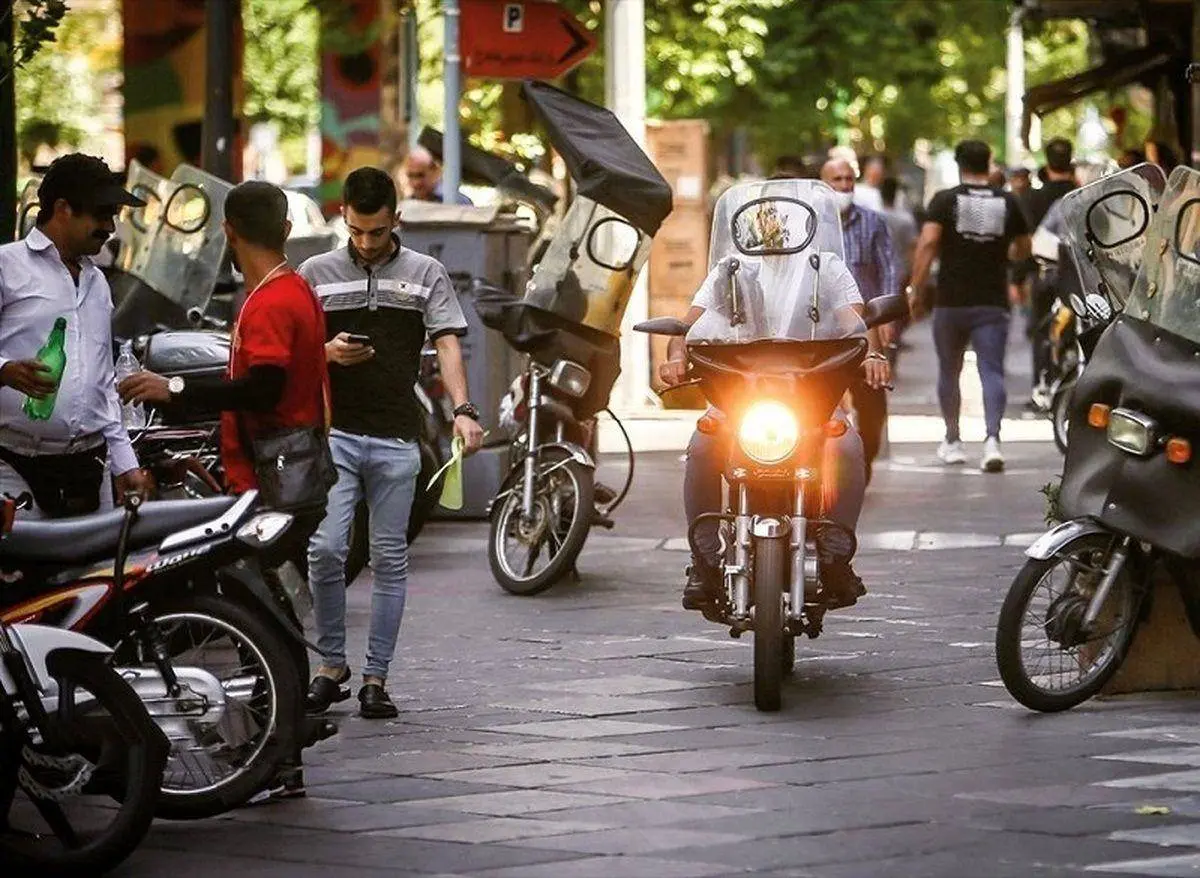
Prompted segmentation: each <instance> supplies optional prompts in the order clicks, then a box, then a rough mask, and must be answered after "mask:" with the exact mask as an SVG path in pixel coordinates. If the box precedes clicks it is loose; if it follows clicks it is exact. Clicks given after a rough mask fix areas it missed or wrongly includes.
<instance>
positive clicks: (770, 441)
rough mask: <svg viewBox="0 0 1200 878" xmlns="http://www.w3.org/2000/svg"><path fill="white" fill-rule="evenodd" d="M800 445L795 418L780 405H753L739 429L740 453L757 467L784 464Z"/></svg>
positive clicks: (770, 402) (771, 403)
mask: <svg viewBox="0 0 1200 878" xmlns="http://www.w3.org/2000/svg"><path fill="white" fill-rule="evenodd" d="M799 441H800V425H799V424H798V423H797V422H796V416H795V415H794V414H792V412H791V410H790V409H789V408H788V407H787V406H785V405H784V404H783V403H779V402H772V401H764V402H756V403H754V405H752V406H750V408H749V409H747V411H746V414H745V415H744V416H743V417H742V424H741V426H740V427H738V443H739V444H740V445H741V446H742V451H744V452H746V455H747V456H748V457H749V458H750V459H751V460H754V461H755V462H757V463H761V464H767V465H770V464H776V463H780V462H782V461H784V460H787V458H788V457H790V456H791V454H792V452H793V451H795V450H796V445H797V444H798V443H799Z"/></svg>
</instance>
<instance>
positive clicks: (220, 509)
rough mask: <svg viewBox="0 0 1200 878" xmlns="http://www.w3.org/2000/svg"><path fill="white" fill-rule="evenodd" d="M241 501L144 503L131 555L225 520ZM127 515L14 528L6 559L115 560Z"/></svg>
mask: <svg viewBox="0 0 1200 878" xmlns="http://www.w3.org/2000/svg"><path fill="white" fill-rule="evenodd" d="M237 500H238V498H237V497H224V496H222V497H206V498H204V499H202V500H159V501H152V502H148V503H143V504H142V506H141V508H140V509H139V510H138V517H137V520H136V521H135V522H134V524H133V528H132V529H131V530H130V533H129V551H134V550H137V549H145V548H147V547H149V546H154V545H157V544H158V543H160V542H161V541H162V540H163V539H164V538H166V537H168V536H170V535H171V534H173V533H176V532H177V531H181V530H184V529H186V528H189V527H194V526H195V525H198V524H204V523H205V522H206V521H212V520H213V519H214V518H219V517H220V516H221V515H222V514H223V513H224V512H225V511H226V510H228V509H229V508H230V507H231V506H233V504H234V503H236V502H237ZM124 518H125V511H124V510H122V509H113V510H109V511H106V512H97V513H94V514H92V515H84V516H80V517H78V518H60V519H53V520H49V521H20V520H17V521H16V522H14V523H13V527H12V530H11V531H10V532H9V534H8V536H7V537H5V538H4V540H3V541H0V556H2V557H4V558H6V559H11V560H15V561H32V562H37V563H41V564H64V565H65V564H83V563H87V562H89V561H103V560H105V559H108V558H112V557H115V555H116V552H117V541H118V539H119V538H120V536H121V523H122V521H123V520H124Z"/></svg>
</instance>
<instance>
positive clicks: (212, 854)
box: [116, 369, 1200, 878]
mask: <svg viewBox="0 0 1200 878" xmlns="http://www.w3.org/2000/svg"><path fill="white" fill-rule="evenodd" d="M914 374H916V370H915V369H914ZM910 380H913V379H910ZM1007 452H1008V456H1009V471H1008V472H1007V473H1005V474H1004V475H1000V476H994V475H992V476H989V475H984V474H982V473H979V472H978V471H977V470H975V469H973V468H961V469H957V470H954V471H943V470H941V469H940V468H936V467H934V466H933V465H932V455H933V448H932V446H928V445H902V446H900V445H897V446H895V447H894V449H893V458H892V460H891V461H889V462H887V463H883V464H881V465H880V466H879V467H877V469H876V477H875V481H874V483H873V484H872V486H871V491H870V495H869V497H868V504H867V508H866V510H865V512H864V516H863V522H862V533H863V546H862V549H861V551H860V555H859V559H858V562H857V566H858V569H859V572H860V573H861V574H862V575H863V577H864V578H865V580H866V582H867V584H868V587H869V588H870V590H871V593H870V595H869V596H867V597H866V598H864V599H863V600H861V601H860V602H859V604H858V605H857V606H856V607H854V608H851V609H849V610H842V611H838V612H836V613H831V614H830V615H829V616H828V617H827V619H826V630H825V633H824V634H823V635H822V636H821V637H820V638H819V639H817V640H813V641H809V640H802V641H798V642H797V669H796V674H795V676H794V678H793V679H792V680H791V681H790V682H788V683H787V684H786V686H785V693H784V709H783V710H782V711H781V712H779V713H777V714H761V713H758V712H756V711H755V709H754V707H753V702H752V695H751V691H750V680H751V673H752V662H751V650H750V646H749V642H748V640H743V641H738V640H732V639H730V638H729V636H728V634H727V633H726V631H725V630H723V629H720V628H718V627H716V626H713V625H710V624H708V623H705V622H704V621H703V620H702V619H701V618H700V617H699V615H698V614H695V613H686V612H684V611H683V610H681V609H680V608H679V604H678V595H679V589H680V584H681V583H680V579H681V571H682V568H683V565H684V563H685V557H686V556H685V555H684V553H683V552H681V551H679V549H680V548H681V547H680V546H679V544H678V537H679V535H680V534H681V533H682V532H683V520H682V514H681V511H680V498H679V491H680V482H681V477H682V465H681V463H680V462H679V460H678V455H677V454H675V453H660V454H650V455H642V456H639V458H638V474H637V480H636V487H635V489H634V491H633V493H632V494H631V496H630V498H629V501H628V505H627V506H626V507H624V508H622V509H621V510H620V511H619V512H618V513H617V515H616V518H617V521H618V526H617V528H616V530H614V531H613V532H612V533H611V534H610V533H603V532H596V533H594V534H593V535H592V537H591V539H590V541H589V544H588V547H587V549H586V551H585V553H584V555H583V557H582V558H581V560H580V564H579V568H580V571H581V580H580V581H579V582H564V583H561V584H559V585H558V586H556V587H555V588H554V589H552V590H551V591H549V592H547V593H545V594H543V595H541V596H538V597H535V598H517V597H512V596H510V595H508V594H506V593H505V592H503V591H501V590H500V589H499V588H498V587H497V586H496V585H495V584H494V583H493V582H492V581H491V578H490V575H489V573H488V570H487V564H486V560H485V558H484V553H485V545H486V543H485V540H486V525H484V524H481V523H465V524H453V525H451V524H435V525H433V526H431V528H430V529H429V530H428V531H427V533H425V534H424V535H422V537H421V539H420V541H419V542H418V544H417V545H416V547H415V549H414V552H413V573H412V577H413V578H412V584H411V586H410V594H409V607H408V613H407V616H406V618H405V621H404V630H403V633H402V640H401V646H400V650H399V655H398V657H397V661H396V663H395V665H394V671H393V676H392V680H391V689H392V692H393V695H394V697H395V698H396V700H397V702H398V704H399V706H400V708H401V716H400V718H399V719H398V720H396V721H393V722H368V721H365V720H362V719H359V718H358V717H357V716H354V715H352V713H351V711H350V710H349V709H348V708H346V707H345V706H344V705H343V706H342V708H341V709H339V710H338V711H337V713H338V714H339V715H340V716H341V717H342V721H341V733H340V734H339V735H338V736H337V737H336V738H334V739H332V740H330V741H328V742H325V743H323V744H321V745H318V746H317V747H316V748H314V749H313V750H311V751H309V754H308V755H307V757H306V761H307V765H308V767H307V778H308V783H309V795H308V798H307V799H304V800H297V801H292V802H285V803H275V804H269V805H263V806H257V807H254V808H248V809H243V810H241V811H238V812H236V813H234V814H231V815H226V816H225V817H222V818H218V819H215V820H210V821H205V822H203V823H199V824H168V823H161V824H158V825H156V827H155V828H154V829H153V831H152V833H151V835H150V837H149V838H148V840H147V842H146V844H145V846H144V847H143V848H142V849H141V850H140V851H139V852H138V853H137V854H135V855H134V857H133V858H132V859H131V860H130V861H129V863H128V864H127V865H126V866H125V867H124V868H122V869H121V870H119V871H118V872H117V873H116V874H118V875H120V876H123V878H148V876H164V875H170V876H172V878H191V876H210V875H217V874H222V875H226V876H229V878H233V876H240V875H247V876H249V875H255V876H263V878H308V876H312V878H318V876H319V878H343V876H345V878H351V876H353V878H369V876H380V878H383V876H389V878H396V876H409V875H412V876H417V875H419V876H436V875H459V876H473V878H543V876H545V878H557V876H577V878H589V876H605V878H608V876H616V878H705V876H725V875H745V874H754V875H769V876H813V878H888V876H904V878H913V876H945V878H951V876H954V878H960V876H964V875H978V876H982V878H1004V876H1021V878H1025V876H1066V875H1081V876H1082V875H1089V874H1096V875H1107V876H1111V875H1126V876H1134V875H1138V876H1145V875H1158V876H1173V875H1193V874H1198V873H1200V730H1198V729H1197V728H1196V726H1195V724H1194V723H1193V722H1192V717H1193V715H1194V703H1193V701H1192V699H1191V698H1190V697H1180V696H1174V697H1150V696H1139V697H1133V698H1123V699H1111V700H1104V701H1095V702H1092V703H1089V704H1087V705H1085V706H1083V707H1080V708H1077V709H1076V710H1074V711H1071V712H1069V713H1066V714H1061V715H1055V716H1038V715H1033V714H1030V713H1029V712H1027V711H1025V710H1024V709H1023V708H1020V707H1019V706H1017V705H1016V704H1015V703H1014V702H1012V700H1011V699H1010V698H1009V697H1008V695H1007V693H1006V692H1005V691H1004V689H1003V687H1001V686H1000V685H999V683H998V682H997V673H996V670H995V665H994V659H993V651H992V638H993V626H994V623H995V620H996V616H997V614H998V611H999V607H1000V603H1001V601H1002V600H1003V597H1004V593H1005V590H1006V589H1007V586H1008V583H1009V581H1010V579H1011V577H1012V575H1013V573H1014V572H1015V571H1016V569H1017V568H1018V567H1019V566H1020V565H1021V563H1022V560H1023V559H1022V555H1021V546H1022V545H1024V544H1025V543H1027V542H1028V540H1029V539H1030V538H1031V535H1033V534H1036V533H1037V532H1039V531H1040V529H1041V526H1042V512H1041V509H1042V503H1041V500H1042V498H1041V497H1040V496H1039V495H1038V493H1037V489H1038V487H1040V486H1041V485H1042V484H1043V483H1044V482H1046V481H1047V480H1048V479H1049V478H1050V477H1051V475H1052V474H1053V473H1054V472H1056V470H1057V468H1058V466H1059V464H1060V461H1059V459H1058V456H1057V453H1056V452H1055V451H1054V449H1053V447H1052V446H1050V445H1048V444H1043V443H1019V444H1013V445H1010V446H1009V447H1008V449H1007ZM367 576H369V574H367ZM349 594H350V602H351V616H350V620H351V626H352V635H353V636H352V649H353V652H352V655H361V654H362V650H363V646H364V637H365V623H366V614H367V610H368V606H369V599H370V594H369V585H368V583H367V582H366V581H365V580H364V581H360V582H359V583H357V584H355V585H354V586H353V587H352V588H351V590H350V593H349ZM350 703H352V702H347V704H350Z"/></svg>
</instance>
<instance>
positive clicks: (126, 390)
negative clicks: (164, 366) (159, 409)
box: [117, 370, 171, 403]
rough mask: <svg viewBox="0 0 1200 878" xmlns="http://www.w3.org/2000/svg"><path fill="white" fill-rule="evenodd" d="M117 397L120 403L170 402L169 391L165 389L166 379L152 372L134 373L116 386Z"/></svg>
mask: <svg viewBox="0 0 1200 878" xmlns="http://www.w3.org/2000/svg"><path fill="white" fill-rule="evenodd" d="M117 395H118V396H120V397H121V402H123V403H131V402H170V401H171V391H170V390H168V389H167V379H166V378H164V377H163V376H162V375H157V374H155V373H154V372H146V371H144V370H143V371H141V372H134V373H133V374H132V375H130V376H129V377H128V378H126V379H125V380H124V381H122V382H121V383H120V384H118V385H117Z"/></svg>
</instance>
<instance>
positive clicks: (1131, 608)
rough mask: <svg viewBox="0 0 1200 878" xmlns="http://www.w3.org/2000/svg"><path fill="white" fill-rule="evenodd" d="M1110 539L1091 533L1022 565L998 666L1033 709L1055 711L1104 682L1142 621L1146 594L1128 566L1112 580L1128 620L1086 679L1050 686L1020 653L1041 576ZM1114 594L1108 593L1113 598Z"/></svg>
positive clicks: (1005, 617)
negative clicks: (1034, 676)
mask: <svg viewBox="0 0 1200 878" xmlns="http://www.w3.org/2000/svg"><path fill="white" fill-rule="evenodd" d="M1110 539H1111V538H1110V537H1109V536H1107V535H1097V534H1089V535H1087V536H1082V537H1079V538H1078V539H1076V540H1074V541H1072V542H1070V543H1068V544H1067V545H1066V546H1065V547H1064V548H1063V550H1062V551H1061V552H1059V553H1058V555H1057V556H1055V557H1053V558H1050V559H1048V560H1045V561H1042V560H1039V559H1036V558H1030V559H1028V560H1027V561H1026V562H1025V566H1023V567H1022V568H1021V569H1020V571H1018V573H1017V576H1016V578H1015V579H1014V580H1013V583H1012V585H1011V586H1010V587H1009V590H1008V595H1007V596H1006V597H1005V599H1004V605H1003V607H1002V608H1001V610H1000V619H999V621H998V622H997V624H996V666H997V668H998V669H999V671H1000V679H1001V680H1002V681H1003V682H1004V687H1005V688H1006V689H1007V690H1008V692H1009V694H1010V695H1012V697H1013V698H1015V699H1016V700H1017V701H1019V702H1020V703H1021V704H1023V705H1025V706H1026V707H1028V708H1029V709H1030V710H1036V711H1040V712H1042V713H1057V712H1058V711H1063V710H1069V709H1071V708H1072V707H1075V706H1076V705H1079V704H1082V703H1083V702H1085V701H1087V700H1088V699H1089V698H1091V697H1092V696H1094V695H1095V694H1096V693H1097V692H1099V691H1100V690H1101V689H1103V688H1104V686H1105V684H1107V683H1108V681H1109V680H1111V679H1112V677H1113V675H1114V674H1116V672H1117V671H1118V670H1119V669H1120V667H1121V663H1122V662H1123V661H1124V660H1125V656H1126V654H1127V653H1128V652H1129V647H1130V645H1131V644H1132V643H1133V637H1134V634H1135V633H1136V631H1137V627H1138V619H1139V617H1140V611H1141V601H1142V594H1141V593H1139V592H1137V591H1135V589H1134V584H1133V581H1132V578H1131V576H1130V572H1129V568H1128V567H1126V568H1125V569H1124V570H1122V571H1121V574H1120V576H1119V577H1118V578H1117V581H1116V583H1115V584H1114V586H1113V588H1114V589H1120V590H1121V595H1120V597H1121V599H1122V601H1123V602H1124V604H1123V610H1124V613H1125V622H1124V623H1123V627H1122V629H1121V631H1120V633H1119V634H1117V636H1116V639H1115V642H1114V643H1113V647H1112V649H1111V650H1110V651H1109V653H1108V655H1107V657H1106V658H1105V659H1104V660H1103V662H1102V664H1101V666H1100V667H1099V668H1098V669H1097V670H1095V671H1093V672H1092V674H1091V675H1090V676H1089V677H1088V678H1087V679H1086V681H1085V682H1083V683H1081V684H1080V685H1078V686H1074V687H1071V688H1069V689H1062V690H1057V691H1050V690H1048V689H1046V688H1044V687H1043V686H1042V685H1039V684H1038V683H1037V682H1036V681H1035V680H1034V679H1032V677H1031V675H1030V674H1029V672H1028V671H1027V670H1026V668H1025V664H1024V662H1023V661H1022V658H1021V649H1022V640H1023V638H1024V630H1023V626H1022V622H1023V621H1024V619H1025V615H1026V609H1027V608H1028V606H1029V603H1030V601H1031V600H1032V598H1033V596H1034V594H1035V592H1036V590H1037V587H1038V586H1039V585H1040V584H1041V582H1042V580H1043V579H1044V578H1045V577H1046V575H1047V574H1048V573H1049V572H1050V571H1051V570H1052V569H1053V568H1054V567H1056V566H1058V565H1059V564H1062V563H1065V562H1066V561H1068V560H1069V559H1072V558H1074V557H1075V556H1077V555H1078V554H1079V553H1080V552H1085V551H1099V550H1103V549H1104V548H1105V546H1106V545H1107V544H1108V542H1109V540H1110ZM1113 597H1114V595H1113V594H1112V593H1110V595H1109V599H1110V600H1111V599H1112V598H1113Z"/></svg>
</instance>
